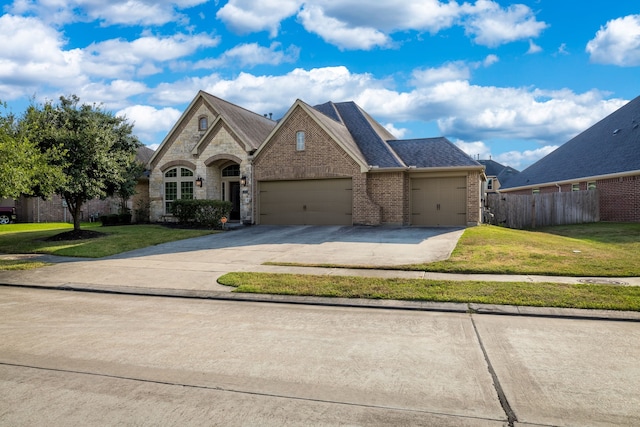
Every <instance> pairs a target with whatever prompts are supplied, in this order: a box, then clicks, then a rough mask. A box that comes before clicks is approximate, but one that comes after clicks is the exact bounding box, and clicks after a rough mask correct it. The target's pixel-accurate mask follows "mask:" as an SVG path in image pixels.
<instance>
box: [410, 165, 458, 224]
mask: <svg viewBox="0 0 640 427" xmlns="http://www.w3.org/2000/svg"><path fill="white" fill-rule="evenodd" d="M411 224H412V225H423V226H428V227H442V226H460V225H462V226H466V225H467V177H465V176H459V177H458V176H456V177H443V178H414V179H412V180H411Z"/></svg>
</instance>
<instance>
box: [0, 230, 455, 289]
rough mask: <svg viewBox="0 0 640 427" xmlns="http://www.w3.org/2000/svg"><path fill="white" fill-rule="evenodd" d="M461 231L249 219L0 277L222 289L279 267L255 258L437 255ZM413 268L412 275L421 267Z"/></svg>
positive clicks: (394, 261) (406, 260)
mask: <svg viewBox="0 0 640 427" xmlns="http://www.w3.org/2000/svg"><path fill="white" fill-rule="evenodd" d="M463 231H464V229H463V228H422V227H400V226H385V227H340V226H254V227H246V228H240V229H235V230H230V231H228V232H225V233H220V234H214V235H208V236H202V237H198V238H194V239H186V240H181V241H177V242H171V243H166V244H162V245H156V246H151V247H148V248H144V249H139V250H135V251H131V252H126V253H123V254H119V255H115V256H112V257H107V258H102V259H97V260H86V259H83V260H78V259H59V258H57V259H51V260H52V261H54V262H57V264H56V265H52V266H48V267H45V268H40V269H36V270H28V271H0V282H2V283H7V284H35V285H48V286H62V285H75V284H92V285H109V286H119V285H120V286H142V287H155V288H176V289H214V290H222V289H227V288H225V287H222V286H219V285H217V283H216V280H217V278H218V277H220V276H221V275H222V274H225V273H227V272H233V271H282V267H279V268H274V267H270V266H263V265H262V264H263V263H265V262H269V261H271V262H280V263H285V262H290V263H306V264H336V265H352V266H393V265H401V264H414V263H423V262H433V261H439V260H444V259H447V258H448V257H449V256H450V254H451V251H453V249H454V248H455V246H456V244H457V242H458V239H459V238H460V236H461V235H462V232H463ZM44 259H46V258H44ZM61 261H62V262H61ZM287 270H288V271H294V270H295V269H293V268H287ZM408 273H409V275H411V274H414V273H413V272H408ZM415 274H416V277H418V275H419V274H421V273H418V272H416V273H415Z"/></svg>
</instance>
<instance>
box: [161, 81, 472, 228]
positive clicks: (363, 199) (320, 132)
mask: <svg viewBox="0 0 640 427" xmlns="http://www.w3.org/2000/svg"><path fill="white" fill-rule="evenodd" d="M202 119H206V120H207V121H208V122H207V125H206V126H203V123H202ZM483 169H484V167H483V166H482V165H480V164H479V163H477V162H476V161H474V160H472V159H471V158H470V157H469V156H468V155H466V154H465V153H464V152H462V151H461V150H460V149H459V148H457V147H456V146H455V145H453V144H452V143H451V142H449V141H448V140H447V139H446V138H426V139H415V140H396V138H395V137H394V136H393V135H392V134H390V133H389V132H388V131H387V130H386V129H385V128H384V127H383V126H382V125H380V124H379V123H378V122H376V121H375V120H374V119H373V118H371V117H370V116H369V115H368V114H367V113H366V112H364V111H363V110H362V109H361V108H360V107H359V106H357V105H356V104H355V103H353V102H342V103H332V102H328V103H326V104H322V105H318V106H316V107H311V106H309V105H307V104H306V103H304V102H302V101H300V100H298V101H296V102H295V103H294V104H293V106H292V107H291V108H290V109H289V111H288V112H287V113H286V115H285V116H284V117H283V118H282V119H281V120H279V121H278V122H274V121H272V120H269V119H267V118H265V117H264V116H262V115H259V114H255V113H251V112H249V111H247V110H244V109H242V108H241V107H238V106H235V105H233V104H230V103H228V102H226V101H223V100H221V99H219V98H216V97H214V96H212V95H210V94H207V93H205V92H199V93H198V95H197V96H196V98H195V99H194V100H193V102H192V103H191V104H190V105H189V107H188V108H187V110H186V111H185V113H184V114H183V115H182V117H181V118H180V120H179V121H178V123H176V125H175V126H174V128H173V129H172V131H171V132H170V133H169V135H167V137H166V138H165V140H164V141H163V143H162V144H161V146H160V147H159V148H158V150H157V152H156V154H155V155H154V157H153V159H152V160H151V170H152V172H151V184H150V191H151V193H150V197H151V203H152V215H151V219H152V220H162V219H164V217H165V216H166V215H168V214H169V210H168V209H169V206H170V203H171V202H172V201H173V200H175V199H177V198H181V197H183V198H184V197H187V198H189V197H195V198H208V199H223V200H229V201H231V202H234V206H235V209H236V211H237V212H238V213H237V214H235V215H234V213H233V212H232V215H231V218H230V219H231V220H242V221H243V222H245V223H251V224H287V225H293V224H332V225H357V224H367V225H380V224H403V225H427V226H466V225H475V224H478V223H479V222H480V218H481V202H480V192H481V183H482V180H483V178H484V173H483ZM178 184H179V185H178ZM200 185H202V186H200ZM238 199H239V200H238ZM235 200H238V202H235ZM238 205H239V206H238Z"/></svg>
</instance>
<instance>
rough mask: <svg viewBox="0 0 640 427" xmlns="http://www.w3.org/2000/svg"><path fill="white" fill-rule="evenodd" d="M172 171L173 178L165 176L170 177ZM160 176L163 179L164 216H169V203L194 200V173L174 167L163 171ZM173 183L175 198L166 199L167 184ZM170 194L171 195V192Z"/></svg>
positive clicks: (181, 167)
mask: <svg viewBox="0 0 640 427" xmlns="http://www.w3.org/2000/svg"><path fill="white" fill-rule="evenodd" d="M174 171H175V176H167V175H171V174H172V172H174ZM162 176H163V177H164V182H163V188H164V213H165V215H171V203H172V202H173V201H174V200H180V199H193V198H194V189H195V173H194V171H193V170H191V169H189V168H187V167H185V166H175V167H172V168H170V169H167V170H166V171H164V173H163V174H162ZM173 183H175V198H168V197H167V193H169V191H168V187H169V185H168V184H173ZM171 193H173V191H172V192H171ZM171 195H173V194H171Z"/></svg>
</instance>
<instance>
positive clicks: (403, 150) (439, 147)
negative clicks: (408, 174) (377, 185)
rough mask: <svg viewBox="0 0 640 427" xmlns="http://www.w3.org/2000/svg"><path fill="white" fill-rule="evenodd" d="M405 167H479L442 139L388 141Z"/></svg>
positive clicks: (458, 149) (462, 152) (449, 142)
mask: <svg viewBox="0 0 640 427" xmlns="http://www.w3.org/2000/svg"><path fill="white" fill-rule="evenodd" d="M389 145H390V146H391V148H393V150H394V151H395V152H396V153H398V155H399V156H400V158H402V160H403V161H404V163H405V164H406V165H407V166H415V167H417V168H436V167H461V166H471V167H473V166H480V163H478V162H476V161H475V160H473V159H472V158H471V157H470V156H469V155H468V154H467V153H465V152H464V151H462V150H461V149H460V148H458V147H456V146H455V145H454V144H453V143H452V142H451V141H449V140H448V139H447V138H444V137H438V138H422V139H404V140H395V141H389Z"/></svg>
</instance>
